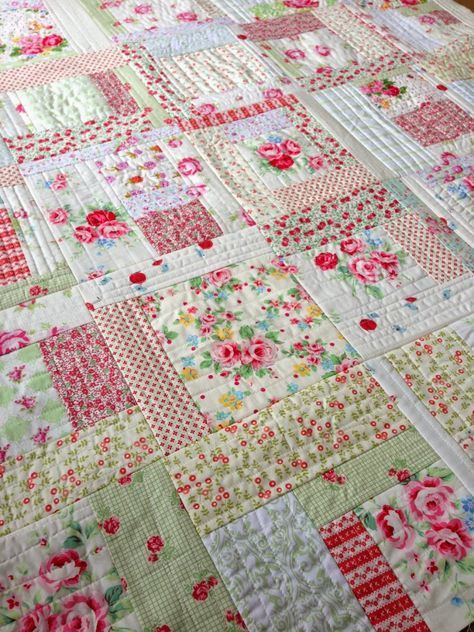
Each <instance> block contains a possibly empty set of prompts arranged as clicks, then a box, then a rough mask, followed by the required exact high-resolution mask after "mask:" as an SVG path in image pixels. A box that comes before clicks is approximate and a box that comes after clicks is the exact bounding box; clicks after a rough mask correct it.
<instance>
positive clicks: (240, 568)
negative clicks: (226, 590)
mask: <svg viewBox="0 0 474 632" xmlns="http://www.w3.org/2000/svg"><path fill="white" fill-rule="evenodd" d="M283 542H284V543H285V544H284V546H282V543H283ZM204 543H205V545H206V547H207V550H208V551H209V553H210V555H211V557H212V558H213V560H214V562H215V563H216V565H217V568H218V569H219V572H220V573H221V575H222V577H223V578H224V580H225V581H226V583H227V584H228V585H229V587H230V590H231V594H232V595H233V597H234V599H235V600H236V603H237V604H238V606H239V609H240V611H241V612H242V614H243V616H244V619H245V621H246V622H247V625H251V626H253V627H254V628H255V629H258V630H262V629H264V628H265V627H266V625H267V624H268V621H272V624H273V625H275V626H276V628H277V629H278V627H280V628H282V629H285V630H298V629H299V630H305V631H308V632H309V631H310V630H314V629H324V627H325V626H329V627H330V628H331V629H337V628H338V627H339V628H341V629H343V628H344V627H345V626H349V627H350V628H351V630H354V631H356V632H363V631H364V632H365V631H366V630H367V629H368V627H369V626H370V624H369V622H368V620H367V619H366V617H365V616H364V614H363V612H362V609H361V608H360V606H359V604H358V603H357V600H356V599H355V598H354V596H353V595H352V593H351V591H350V589H349V586H348V585H347V584H346V582H345V581H344V579H343V577H342V574H341V573H340V572H339V571H338V569H337V566H336V565H335V563H334V561H333V560H332V558H331V556H330V554H329V552H328V550H327V549H326V547H325V546H324V544H323V542H322V539H321V536H320V535H319V533H318V532H317V531H316V529H315V527H314V526H313V524H312V523H311V520H310V519H309V517H308V516H307V515H306V514H305V512H304V511H303V510H302V508H301V506H300V505H299V503H298V501H297V500H296V498H295V497H294V495H293V494H292V493H289V494H286V495H285V496H282V497H281V498H278V499H277V500H274V501H273V502H271V503H268V505H265V507H261V508H260V509H257V510H256V511H252V512H250V513H248V514H247V515H246V516H244V517H242V518H241V519H240V520H236V521H235V522H232V523H231V524H229V525H227V526H226V527H222V528H221V529H218V530H217V531H214V532H213V533H212V534H211V535H209V536H207V537H206V538H205V539H204ZM290 560H291V561H290ZM281 568H287V569H289V571H288V572H286V573H285V574H284V575H283V577H282V576H281V575H280V573H279V569H281ZM275 586H278V595H275V592H276V591H275ZM282 594H287V595H291V598H290V599H283V598H282V597H281V595H282Z"/></svg>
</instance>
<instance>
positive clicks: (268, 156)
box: [257, 138, 301, 171]
mask: <svg viewBox="0 0 474 632" xmlns="http://www.w3.org/2000/svg"><path fill="white" fill-rule="evenodd" d="M257 153H258V155H259V156H260V157H261V158H263V159H264V161H266V162H267V163H268V164H269V165H270V166H271V167H273V168H274V169H278V170H280V171H281V170H286V169H290V168H291V167H292V166H293V165H294V164H295V160H294V159H295V158H296V157H297V156H299V155H300V154H301V145H300V144H299V143H297V142H296V141H294V140H292V139H291V138H287V139H286V140H284V141H280V142H269V143H264V144H263V145H260V147H259V148H258V149H257Z"/></svg>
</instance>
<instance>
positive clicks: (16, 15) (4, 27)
mask: <svg viewBox="0 0 474 632" xmlns="http://www.w3.org/2000/svg"><path fill="white" fill-rule="evenodd" d="M2 9H4V10H2V11H1V12H0V41H1V42H2V44H1V46H0V65H1V66H2V67H10V66H16V65H20V64H29V63H31V62H32V61H33V62H34V61H36V60H37V59H44V58H51V57H52V58H55V57H61V56H62V55H65V54H66V55H67V54H70V53H69V42H68V41H67V39H66V38H65V37H64V33H63V31H62V29H60V28H59V27H58V25H57V24H55V22H54V20H53V18H52V16H51V14H50V12H49V11H48V10H47V8H46V6H45V4H44V3H43V2H32V3H29V2H25V3H23V6H20V5H19V4H18V3H15V2H6V3H4V4H3V5H2Z"/></svg>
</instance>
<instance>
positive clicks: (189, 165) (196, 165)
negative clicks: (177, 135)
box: [178, 158, 202, 176]
mask: <svg viewBox="0 0 474 632" xmlns="http://www.w3.org/2000/svg"><path fill="white" fill-rule="evenodd" d="M178 171H179V172H180V173H181V174H182V175H183V176H194V175H195V174H196V173H198V172H200V171H202V165H201V163H200V162H199V160H198V159H197V158H183V159H182V160H180V161H179V162H178Z"/></svg>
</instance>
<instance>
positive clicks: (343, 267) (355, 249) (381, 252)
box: [313, 236, 406, 299]
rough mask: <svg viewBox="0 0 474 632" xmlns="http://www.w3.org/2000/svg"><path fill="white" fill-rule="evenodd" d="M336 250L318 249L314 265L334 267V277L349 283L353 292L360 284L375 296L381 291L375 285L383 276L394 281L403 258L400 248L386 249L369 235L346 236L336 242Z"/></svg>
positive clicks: (378, 296) (324, 268) (403, 253)
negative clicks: (322, 250)
mask: <svg viewBox="0 0 474 632" xmlns="http://www.w3.org/2000/svg"><path fill="white" fill-rule="evenodd" d="M339 250H340V253H341V254H339V255H338V254H336V253H333V252H320V253H319V254H318V255H316V257H314V259H313V262H314V265H315V266H316V267H317V268H319V269H320V270H323V271H324V272H327V271H329V270H334V269H336V271H337V277H336V278H337V279H339V280H341V281H347V282H349V284H350V285H351V287H352V291H353V294H355V290H356V287H357V286H358V285H359V284H360V285H361V286H362V287H363V288H364V289H365V291H366V293H367V294H368V295H369V296H373V297H374V298H379V299H380V298H383V296H384V294H383V292H382V290H381V289H380V288H379V287H377V286H376V284H377V283H379V282H380V281H382V280H383V279H384V278H387V279H388V280H390V281H393V280H395V279H396V278H397V277H398V275H399V272H400V265H401V264H402V263H403V261H404V259H405V257H406V255H405V252H404V251H403V250H398V251H397V252H390V244H387V243H385V244H383V242H382V240H379V239H373V238H371V237H370V236H369V238H368V239H367V240H363V239H361V238H360V237H348V238H347V239H344V240H343V241H341V242H340V244H339Z"/></svg>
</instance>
